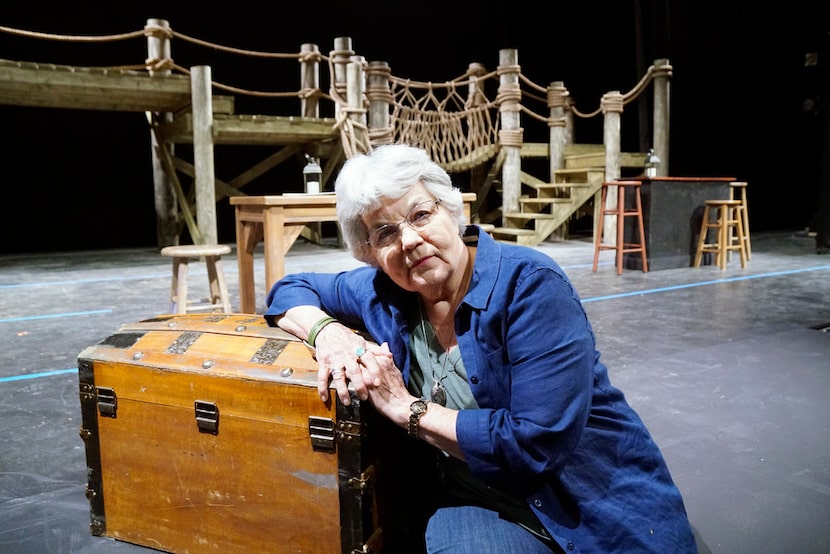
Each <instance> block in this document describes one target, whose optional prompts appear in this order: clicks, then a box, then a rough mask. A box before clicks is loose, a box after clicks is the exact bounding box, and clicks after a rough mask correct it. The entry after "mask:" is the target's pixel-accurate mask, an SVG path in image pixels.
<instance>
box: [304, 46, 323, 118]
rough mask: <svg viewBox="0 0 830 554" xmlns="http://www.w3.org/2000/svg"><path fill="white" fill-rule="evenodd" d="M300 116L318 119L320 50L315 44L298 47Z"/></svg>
mask: <svg viewBox="0 0 830 554" xmlns="http://www.w3.org/2000/svg"><path fill="white" fill-rule="evenodd" d="M300 54H301V55H300V87H301V89H302V91H303V95H302V96H301V97H300V114H302V116H303V117H320V97H319V94H320V49H319V48H318V47H317V45H316V44H309V43H306V44H302V45H300Z"/></svg>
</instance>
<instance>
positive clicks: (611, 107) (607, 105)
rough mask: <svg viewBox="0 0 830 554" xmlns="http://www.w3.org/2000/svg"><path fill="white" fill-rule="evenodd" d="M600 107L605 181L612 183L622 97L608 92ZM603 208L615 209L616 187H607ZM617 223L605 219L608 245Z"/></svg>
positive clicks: (617, 167) (617, 172)
mask: <svg viewBox="0 0 830 554" xmlns="http://www.w3.org/2000/svg"><path fill="white" fill-rule="evenodd" d="M600 107H601V108H602V113H603V115H604V123H603V139H602V142H603V144H604V145H605V180H606V181H614V180H617V179H619V178H620V120H621V114H622V111H623V95H622V94H621V93H620V91H618V90H614V91H611V92H608V93H606V94H604V95H603V96H602V100H601V101H600ZM605 202H606V205H605V207H606V208H607V209H609V210H612V209H614V208H616V207H617V187H614V186H612V187H608V195H607V196H606V200H605ZM617 223H620V224H622V221H619V222H618V221H617V218H615V217H613V216H607V217H606V218H605V222H604V224H605V227H604V232H603V236H605V237H608V239H609V240H608V241H607V242H608V243H609V244H616V239H615V238H614V237H616V236H617Z"/></svg>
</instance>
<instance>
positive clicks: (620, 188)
mask: <svg viewBox="0 0 830 554" xmlns="http://www.w3.org/2000/svg"><path fill="white" fill-rule="evenodd" d="M613 186H615V187H617V205H616V207H614V208H610V209H609V208H607V198H608V187H613ZM641 186H642V182H640V181H606V182H604V183H602V200H601V201H600V208H599V223H598V225H597V231H596V241H595V247H594V272H596V270H597V263H598V262H599V253H600V250H614V251H615V252H616V256H617V257H616V261H617V275H620V274H622V270H623V254H627V253H634V252H639V253H640V256H641V257H642V260H643V272H647V271H648V258H647V256H646V244H645V236H646V233H645V228H644V226H643V205H642V199H641V196H640V187H641ZM627 189H631V190H632V191H633V192H632V194H631V196H633V197H634V207H633V208H628V207H626V202H625V201H626V194H625V192H626V190H627ZM607 215H608V216H613V217H615V218H616V222H617V239H616V242H615V243H614V244H603V242H602V241H603V238H604V233H605V216H607ZM626 217H634V218H635V219H636V223H637V232H638V242H630V243H626V242H625V233H624V231H625V218H626Z"/></svg>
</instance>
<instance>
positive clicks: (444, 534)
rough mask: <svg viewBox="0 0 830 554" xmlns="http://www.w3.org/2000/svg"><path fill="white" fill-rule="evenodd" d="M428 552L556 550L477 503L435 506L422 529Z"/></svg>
mask: <svg viewBox="0 0 830 554" xmlns="http://www.w3.org/2000/svg"><path fill="white" fill-rule="evenodd" d="M426 544H427V552H428V553H429V554H448V553H452V554H488V553H499V554H503V553H505V552H521V553H522V554H535V553H538V554H550V553H551V552H557V550H552V549H551V547H549V546H547V545H545V544H544V543H543V542H542V541H541V540H539V539H537V538H536V537H535V536H534V535H533V534H532V533H531V532H530V531H528V530H526V529H525V528H524V527H522V526H520V525H518V524H516V523H513V522H511V521H508V520H506V519H502V518H501V517H500V516H499V514H498V512H494V511H492V510H488V509H486V508H479V507H478V506H450V507H445V508H440V509H438V510H437V511H436V512H435V513H434V514H433V515H432V517H430V519H429V523H428V524H427V531H426Z"/></svg>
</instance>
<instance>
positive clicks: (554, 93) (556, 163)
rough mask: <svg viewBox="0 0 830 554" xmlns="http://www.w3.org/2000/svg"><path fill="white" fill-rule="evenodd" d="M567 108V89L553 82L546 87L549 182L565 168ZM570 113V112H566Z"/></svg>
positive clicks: (563, 84)
mask: <svg viewBox="0 0 830 554" xmlns="http://www.w3.org/2000/svg"><path fill="white" fill-rule="evenodd" d="M567 106H568V89H566V88H565V83H563V82H562V81H554V82H552V83H551V84H550V85H549V86H548V108H549V109H550V119H549V120H548V127H549V128H550V177H549V179H550V182H551V183H552V182H553V181H554V179H553V176H554V172H555V171H556V170H557V169H562V168H563V167H564V166H565V144H567V142H568V130H567V128H566V126H567V119H566V118H565V111H566V109H567ZM568 111H570V110H568Z"/></svg>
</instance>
